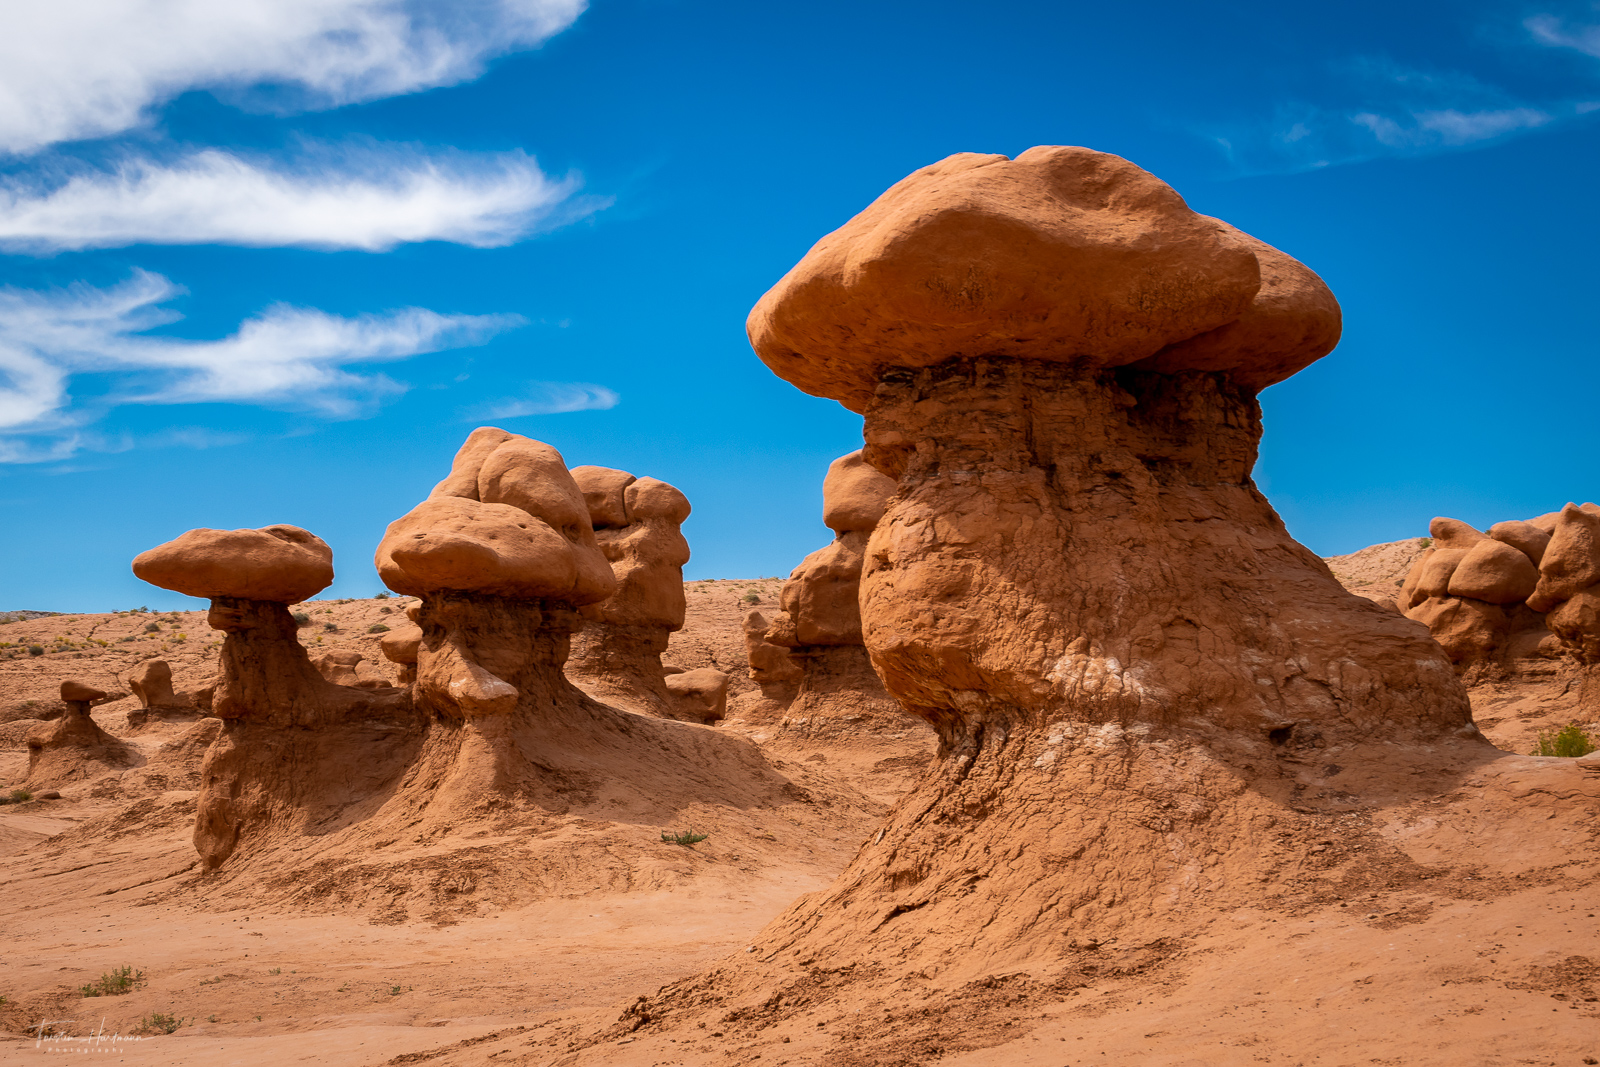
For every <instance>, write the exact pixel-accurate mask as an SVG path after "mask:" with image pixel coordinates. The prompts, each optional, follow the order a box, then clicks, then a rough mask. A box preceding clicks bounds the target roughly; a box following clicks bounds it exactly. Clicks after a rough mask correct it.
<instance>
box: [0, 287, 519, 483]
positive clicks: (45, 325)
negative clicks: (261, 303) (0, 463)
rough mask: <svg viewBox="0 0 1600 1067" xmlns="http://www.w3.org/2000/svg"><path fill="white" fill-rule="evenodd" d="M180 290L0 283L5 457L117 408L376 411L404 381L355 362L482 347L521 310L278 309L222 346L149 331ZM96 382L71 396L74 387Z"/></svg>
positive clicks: (47, 454)
mask: <svg viewBox="0 0 1600 1067" xmlns="http://www.w3.org/2000/svg"><path fill="white" fill-rule="evenodd" d="M180 292H181V290H180V289H179V288H178V287H177V286H175V285H174V284H173V283H172V282H170V281H168V280H167V279H166V278H163V277H161V276H160V275H158V274H151V273H147V272H144V271H138V272H135V273H134V274H133V275H132V276H131V277H130V278H128V279H127V280H126V281H124V282H122V283H120V284H117V285H113V286H110V287H107V288H95V287H91V286H86V285H74V286H71V287H69V288H67V289H62V290H54V291H39V290H24V289H11V288H8V289H0V433H4V434H5V435H6V437H5V439H4V440H3V442H0V444H3V447H0V460H4V459H10V460H11V461H20V460H28V459H58V458H61V457H62V456H63V455H65V454H70V453H71V452H72V451H74V450H75V449H76V448H77V447H79V445H80V444H81V443H82V442H83V441H84V440H85V435H84V432H83V427H84V426H85V425H86V424H87V423H90V422H92V421H93V420H94V419H96V418H98V417H99V416H100V415H103V414H104V413H105V412H106V411H107V410H109V409H110V408H112V407H115V406H117V405H121V404H192V403H207V402H209V403H216V402H230V403H245V404H257V405H264V406H271V407H278V408H284V409H289V410H301V411H310V412H314V413H317V414H320V415H323V416H330V417H336V418H337V417H351V416H355V415H360V414H363V413H366V412H368V411H370V410H371V409H372V408H373V406H374V405H375V404H376V403H377V402H379V401H381V400H382V399H383V398H384V397H386V396H391V395H393V394H395V393H398V392H401V391H403V390H404V386H402V385H400V384H398V383H396V382H394V381H393V380H391V379H389V378H387V377H386V376H384V375H382V374H361V373H357V372H355V371H353V370H351V369H349V368H350V367H351V366H352V365H354V364H361V363H372V362H392V361H397V360H403V359H407V358H409V357H411V356H416V355H420V354H423V353H427V352H438V351H442V350H445V349H450V348H460V347H465V346H469V345H478V344H483V343H484V342H486V341H488V340H489V339H490V338H492V337H493V336H495V335H496V334H499V333H501V332H503V331H505V330H508V329H512V328H514V327H517V326H520V325H522V324H523V320H522V319H521V318H520V317H518V316H515V315H441V314H439V313H437V312H434V311H429V310H427V309H424V308H402V309H400V310H396V311H389V312H385V313H383V314H378V315H360V316H356V317H353V318H345V317H342V316H338V315H331V314H328V313H327V312H324V311H319V310H317V309H314V308H299V307H290V306H287V305H277V306H275V307H271V308H268V309H267V310H266V311H264V312H263V313H261V314H260V315H258V316H256V317H254V318H251V319H248V320H246V321H245V322H243V323H241V324H240V326H239V328H238V330H237V332H235V333H234V334H232V335H231V336H229V337H224V338H221V339H219V340H208V341H196V340H187V339H181V338H174V337H162V336H150V335H149V334H148V331H149V330H151V329H153V328H155V327H157V326H162V325H167V324H170V323H172V322H174V321H176V320H177V319H178V318H179V317H180V316H179V315H177V314H176V313H175V312H172V311H170V310H168V309H165V308H163V307H161V305H162V304H163V303H165V302H167V301H170V300H171V299H173V298H174V297H175V296H177V295H179V294H180ZM80 378H82V379H86V380H89V381H92V382H93V383H94V390H92V391H91V392H92V395H90V396H88V397H86V398H85V399H83V400H81V401H75V400H74V397H73V396H72V393H71V386H72V383H73V382H74V380H75V379H80Z"/></svg>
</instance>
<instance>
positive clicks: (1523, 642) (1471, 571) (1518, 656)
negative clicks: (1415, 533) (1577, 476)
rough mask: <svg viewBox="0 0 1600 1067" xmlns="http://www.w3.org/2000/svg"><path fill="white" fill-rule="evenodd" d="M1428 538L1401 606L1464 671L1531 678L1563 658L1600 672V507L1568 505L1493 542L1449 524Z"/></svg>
mask: <svg viewBox="0 0 1600 1067" xmlns="http://www.w3.org/2000/svg"><path fill="white" fill-rule="evenodd" d="M1428 532H1429V533H1430V535H1431V536H1432V539H1433V543H1432V545H1431V547H1430V548H1429V549H1428V550H1427V551H1426V552H1424V553H1423V555H1422V556H1421V558H1419V559H1418V560H1417V562H1416V563H1415V564H1414V565H1413V566H1412V568H1411V571H1410V573H1409V574H1407V575H1406V578H1405V581H1404V583H1403V584H1402V585H1401V589H1400V598H1399V606H1400V609H1401V610H1402V611H1403V612H1404V613H1405V614H1406V615H1407V616H1408V617H1409V618H1412V619H1415V620H1417V621H1418V622H1421V623H1423V624H1424V625H1426V626H1427V627H1428V630H1429V632H1430V633H1432V634H1433V636H1434V639H1435V640H1436V641H1438V642H1439V644H1440V645H1441V646H1443V647H1444V649H1445V651H1446V652H1447V653H1448V654H1449V656H1450V659H1451V661H1452V662H1453V663H1454V664H1456V666H1457V669H1458V670H1461V671H1464V672H1468V673H1469V675H1470V676H1471V677H1472V678H1477V677H1479V676H1484V675H1487V674H1493V673H1496V672H1498V673H1508V672H1509V673H1512V674H1516V673H1524V672H1526V671H1528V670H1536V669H1542V666H1543V664H1544V663H1548V662H1549V661H1551V660H1553V659H1558V658H1560V657H1561V656H1563V655H1565V656H1566V657H1568V658H1570V660H1571V661H1572V662H1573V663H1575V664H1576V665H1578V666H1579V667H1581V668H1583V669H1584V672H1585V674H1586V676H1587V675H1588V674H1589V673H1591V672H1590V671H1589V668H1591V667H1593V666H1595V665H1596V664H1600V612H1597V611H1596V607H1600V598H1597V593H1600V506H1596V505H1595V504H1583V505H1581V506H1580V505H1577V504H1568V505H1567V506H1566V507H1565V508H1563V509H1562V510H1561V511H1559V512H1552V513H1550V514H1548V515H1541V516H1539V517H1538V518H1534V519H1529V520H1527V521H1525V522H1524V521H1517V520H1510V521H1507V522H1499V523H1496V524H1495V525H1493V526H1491V527H1490V528H1489V531H1488V533H1487V535H1485V534H1483V533H1480V532H1479V531H1478V530H1475V529H1473V528H1472V527H1471V526H1470V525H1468V524H1467V523H1464V522H1462V521H1460V520H1459V519H1447V518H1442V517H1441V518H1436V519H1434V520H1433V522H1432V523H1431V524H1430V525H1429V529H1428ZM1592 687H1593V682H1590V681H1587V680H1586V682H1585V687H1584V688H1585V690H1586V691H1587V690H1588V689H1590V688H1592ZM1588 699H1589V698H1588V697H1585V700H1588Z"/></svg>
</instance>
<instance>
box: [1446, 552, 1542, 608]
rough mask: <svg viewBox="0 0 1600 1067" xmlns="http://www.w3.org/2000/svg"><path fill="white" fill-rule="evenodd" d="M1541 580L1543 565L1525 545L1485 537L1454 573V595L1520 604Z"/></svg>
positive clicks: (1450, 588)
mask: <svg viewBox="0 0 1600 1067" xmlns="http://www.w3.org/2000/svg"><path fill="white" fill-rule="evenodd" d="M1538 584H1539V569H1538V568H1537V567H1535V566H1534V565H1533V561H1532V560H1530V559H1529V558H1528V557H1527V554H1526V553H1524V552H1523V551H1522V550H1521V549H1518V548H1513V547H1512V546H1511V545H1509V544H1505V543H1503V542H1501V541H1498V540H1489V539H1487V538H1485V539H1484V540H1482V541H1479V542H1478V543H1477V544H1475V545H1473V546H1472V548H1470V549H1468V550H1467V554H1466V555H1465V556H1464V557H1462V560H1461V562H1460V563H1459V564H1458V565H1457V566H1456V568H1455V570H1454V571H1453V572H1451V574H1450V581H1449V583H1448V585H1447V591H1448V592H1449V594H1450V595H1451V596H1456V597H1471V598H1472V599H1474V600H1483V601H1487V602H1488V603H1490V604H1502V605H1505V604H1520V603H1522V602H1523V601H1524V600H1527V599H1528V597H1529V596H1530V595H1531V594H1532V593H1533V589H1534V586H1536V585H1538Z"/></svg>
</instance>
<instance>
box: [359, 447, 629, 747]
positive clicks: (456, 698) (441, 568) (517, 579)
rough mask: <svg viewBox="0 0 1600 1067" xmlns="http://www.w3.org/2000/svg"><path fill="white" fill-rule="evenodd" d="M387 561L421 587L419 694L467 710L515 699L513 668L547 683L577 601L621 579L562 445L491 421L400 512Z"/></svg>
mask: <svg viewBox="0 0 1600 1067" xmlns="http://www.w3.org/2000/svg"><path fill="white" fill-rule="evenodd" d="M376 563H377V567H378V575H379V576H380V577H381V578H382V579H383V580H384V582H385V583H386V584H387V585H388V586H389V588H391V589H393V590H395V591H396V592H398V593H406V594H409V595H412V596H417V597H421V598H422V604H421V605H420V607H419V608H418V610H417V615H416V621H417V623H418V624H419V626H420V627H421V629H422V632H423V638H422V643H421V645H420V646H419V650H418V658H417V680H416V687H417V692H418V696H419V697H420V698H422V699H424V700H425V702H426V703H428V705H429V706H431V707H434V708H436V709H450V710H451V711H453V713H454V714H455V715H457V716H459V717H461V718H463V719H471V718H474V717H477V716H485V715H488V716H493V715H499V714H504V713H506V712H509V711H510V710H511V709H512V708H513V707H514V706H516V704H517V701H518V699H519V690H518V688H517V686H516V685H515V684H514V683H512V682H510V681H508V680H507V679H508V677H509V676H512V675H518V674H521V673H525V672H528V671H532V672H533V673H532V675H530V677H532V678H535V679H537V684H536V688H537V689H539V690H540V691H542V690H543V689H544V688H546V685H547V681H548V679H545V678H544V677H543V674H544V671H545V669H546V668H547V667H548V665H549V664H550V663H552V662H553V663H555V664H556V666H557V667H558V668H559V666H560V663H561V662H562V661H564V660H565V659H566V656H567V652H568V648H569V643H570V639H571V633H572V631H573V630H574V629H575V628H576V623H577V614H576V612H577V609H578V608H580V607H583V606H584V605H586V604H593V603H597V602H598V601H601V600H604V599H606V598H607V597H609V596H610V595H611V594H612V593H614V592H616V588H617V583H616V579H615V578H614V577H613V576H612V574H611V568H610V566H608V565H607V563H606V560H605V556H604V555H603V554H602V553H601V552H600V547H599V545H598V544H597V543H596V541H595V536H594V528H593V526H592V525H591V524H590V522H589V509H588V505H587V504H586V503H585V502H584V499H583V494H582V492H580V491H579V489H578V486H577V483H576V482H574V481H573V479H572V475H571V474H570V473H569V472H568V470H567V466H566V463H565V462H564V461H563V460H562V458H561V454H560V453H559V452H557V451H556V450H555V449H553V448H551V447H550V446H549V445H547V444H544V443H542V442H539V441H534V440H531V439H529V438H526V437H522V436H519V435H517V434H512V433H507V432H506V431H505V430H500V429H496V428H494V427H490V426H485V427H481V428H479V429H477V430H474V431H473V432H472V433H471V435H469V436H468V438H467V441H466V443H465V444H463V445H462V446H461V449H460V451H458V452H457V453H456V458H455V463H454V464H453V466H452V467H451V471H450V476H449V477H448V478H446V479H445V480H444V481H442V482H440V483H439V484H438V485H437V486H436V487H435V488H434V490H433V492H432V493H431V494H429V496H428V499H427V500H424V501H423V502H422V503H421V504H418V505H417V506H416V507H415V508H413V509H411V511H410V512H408V513H407V514H406V515H404V516H402V517H401V518H399V519H397V520H395V521H394V522H392V523H390V524H389V529H388V531H387V532H386V533H385V534H384V537H383V540H382V542H380V543H379V545H378V551H377V556H376ZM513 606H514V607H513ZM502 617H503V618H504V619H505V620H506V621H507V622H508V623H509V625H505V626H502V625H500V620H501V618H502ZM522 636H526V637H528V639H529V640H528V643H527V644H526V645H525V646H524V645H523V644H521V643H519V639H520V637H522Z"/></svg>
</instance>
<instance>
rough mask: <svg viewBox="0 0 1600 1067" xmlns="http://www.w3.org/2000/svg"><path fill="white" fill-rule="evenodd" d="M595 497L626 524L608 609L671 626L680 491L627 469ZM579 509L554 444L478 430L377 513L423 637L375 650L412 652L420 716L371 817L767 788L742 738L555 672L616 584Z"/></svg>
mask: <svg viewBox="0 0 1600 1067" xmlns="http://www.w3.org/2000/svg"><path fill="white" fill-rule="evenodd" d="M612 473H620V472H612ZM626 477H627V476H624V478H626ZM619 480H620V479H619ZM630 491H631V492H630ZM605 502H606V503H608V504H609V505H610V506H612V507H613V510H612V511H611V512H609V513H608V512H606V511H605V510H604V509H603V508H601V507H596V508H595V509H593V510H594V511H595V512H596V513H597V514H600V515H601V516H602V517H603V519H605V520H607V521H613V522H617V521H620V522H621V523H622V525H621V526H620V527H609V528H611V529H618V530H621V531H622V532H621V533H620V535H619V540H620V541H621V542H623V543H624V545H625V547H624V550H623V551H622V552H620V553H619V561H621V562H623V563H624V564H625V566H624V567H622V568H621V569H622V570H623V571H624V573H625V574H626V575H627V576H628V578H629V580H632V581H634V582H635V587H634V589H635V596H634V597H633V599H630V600H629V601H628V603H627V604H626V605H624V609H623V610H622V611H620V612H619V613H618V614H617V615H615V616H613V618H614V619H616V620H627V622H626V623H624V624H625V625H641V626H642V625H644V624H645V623H646V622H651V623H655V624H656V625H657V627H659V626H661V625H665V624H668V623H670V622H671V621H672V619H673V618H677V619H678V620H679V621H680V623H681V619H682V615H681V611H682V608H681V607H678V608H677V609H676V613H675V612H674V606H673V600H672V598H671V597H670V595H667V592H666V591H664V589H663V588H662V586H663V583H662V581H661V572H662V571H664V570H671V569H672V568H673V567H677V566H681V563H678V564H673V563H671V562H670V560H672V559H677V558H679V557H680V556H681V555H682V554H683V549H682V547H680V546H681V540H682V535H681V534H679V533H678V531H677V526H678V524H679V523H680V522H681V521H682V519H683V517H684V516H685V515H687V512H688V505H687V501H685V500H684V499H683V497H682V494H679V493H678V492H677V491H676V490H674V489H672V488H671V487H670V486H668V485H666V484H665V483H663V482H657V481H655V480H653V479H638V480H635V481H631V482H626V485H625V487H624V489H623V492H622V495H621V506H620V507H617V506H616V505H617V503H618V501H617V499H616V497H615V494H607V495H606V497H605ZM513 512H515V514H513ZM590 513H591V507H590V505H589V504H588V503H586V502H585V499H584V494H583V492H582V491H581V490H580V489H579V486H578V483H577V482H576V481H574V479H573V476H572V474H571V473H569V472H568V470H567V467H566V465H565V463H564V461H563V460H562V458H561V456H560V454H559V453H557V452H556V451H555V449H553V448H550V447H549V446H548V445H544V444H541V443H539V442H536V441H531V440H529V439H528V438H525V437H519V436H517V435H514V434H509V433H507V432H505V431H504V430H498V429H493V428H483V429H479V430H476V431H474V432H473V433H472V435H471V436H470V437H468V439H467V442H466V444H465V445H463V446H462V448H461V450H460V452H458V453H457V455H456V459H455V464H454V466H453V467H452V469H451V473H450V476H449V477H448V478H446V479H445V480H444V481H443V482H441V483H440V484H439V486H438V487H437V488H436V489H435V490H434V492H433V494H432V495H431V496H430V497H429V499H428V500H427V501H424V502H423V503H422V504H420V505H418V506H417V507H416V508H415V509H413V510H412V511H411V512H410V513H409V514H408V515H406V516H404V517H402V518H400V519H398V520H396V521H395V522H394V523H392V524H391V525H390V526H389V530H388V533H387V534H386V535H385V536H384V539H383V541H382V543H381V544H380V545H379V546H378V551H377V563H378V570H379V573H380V574H381V575H382V576H383V579H384V581H385V582H387V583H388V585H389V586H390V588H392V589H395V590H396V591H397V592H403V593H409V594H412V595H415V596H418V597H420V598H421V604H420V605H418V606H416V607H415V608H413V609H411V610H410V611H409V612H408V614H411V615H412V617H413V618H414V619H415V621H416V623H417V624H418V627H419V629H420V631H421V633H420V637H419V638H418V639H417V640H416V642H415V646H414V648H413V647H410V646H411V641H410V639H405V640H403V641H400V640H397V641H396V642H394V645H395V647H394V648H393V650H392V651H391V650H390V648H389V647H388V646H386V647H385V652H386V654H387V655H390V656H391V658H395V659H399V660H402V661H403V660H405V659H409V658H413V657H414V658H415V663H416V682H415V685H414V687H413V693H414V695H415V699H416V702H417V705H418V707H419V708H420V709H421V710H422V711H423V713H424V714H425V715H426V716H427V719H428V721H427V724H426V736H425V738H424V740H423V742H422V744H421V747H420V749H419V751H418V752H417V754H416V756H415V757H414V759H413V760H412V762H411V765H410V766H409V767H408V768H407V770H406V772H405V775H404V776H403V778H402V780H400V781H399V782H398V783H397V784H396V785H395V786H394V790H393V799H392V800H390V801H389V802H388V804H387V805H386V807H385V809H384V813H383V818H385V819H389V818H403V819H404V820H406V824H407V825H417V824H418V822H419V821H420V822H421V823H423V824H428V825H431V824H434V823H439V824H450V823H452V821H453V820H455V819H458V818H460V817H462V816H463V815H464V814H470V813H472V812H482V811H491V810H495V809H496V808H497V807H505V806H508V805H517V806H528V805H531V806H533V807H534V808H537V809H543V810H560V811H565V810H568V809H569V808H571V807H572V806H573V805H574V804H575V803H577V802H576V801H575V800H574V795H575V794H576V795H582V796H586V797H588V798H590V799H589V800H588V801H586V802H585V803H587V804H588V805H589V806H591V807H594V806H595V805H596V804H598V805H599V807H598V808H597V809H596V810H600V809H603V810H605V811H609V812H611V813H612V814H615V813H616V812H618V811H621V810H627V811H630V812H656V811H664V810H670V809H671V807H672V806H673V805H676V804H678V803H681V802H682V798H683V796H684V794H685V791H686V790H688V791H690V792H691V793H694V794H695V795H697V796H698V797H700V798H702V799H704V798H710V797H716V796H721V795H724V794H726V793H729V792H730V791H731V792H733V793H739V794H741V795H748V794H749V792H750V791H751V790H754V791H755V792H756V793H762V792H763V791H765V790H768V789H770V788H774V787H775V785H774V783H773V781H772V778H773V776H772V775H771V774H770V772H768V771H767V769H766V768H765V765H764V764H763V763H762V761H761V759H760V756H759V754H758V753H757V751H756V750H755V748H754V746H752V745H750V744H749V743H748V742H746V741H743V740H742V739H738V738H731V737H723V736H722V735H721V734H719V733H718V732H716V731H713V730H705V729H702V728H700V727H698V726H692V725H689V724H687V723H680V722H671V721H667V720H664V719H660V718H655V717H652V716H647V715H641V714H634V713H630V712H628V711H624V710H618V709H616V708H613V707H610V706H608V705H605V704H601V703H599V702H598V701H596V700H594V699H592V698H591V697H589V696H588V695H587V694H585V693H584V692H583V691H582V690H580V689H578V688H577V687H576V686H574V685H573V684H572V683H571V682H570V681H568V679H567V677H566V676H565V674H564V672H563V667H564V666H565V664H566V661H567V658H568V655H569V651H570V647H571V639H572V635H573V633H574V632H575V631H576V630H577V629H578V628H579V626H580V625H581V623H582V621H583V620H582V616H581V615H580V610H581V609H583V608H585V607H587V606H589V605H595V604H601V603H603V602H605V601H607V599H608V598H610V597H611V596H612V595H613V594H615V593H616V591H617V589H618V586H619V581H618V579H617V577H616V576H614V574H613V570H612V567H611V566H610V565H608V563H607V561H606V557H605V555H604V554H603V553H602V550H601V547H600V545H601V543H600V541H599V540H597V538H596V535H595V531H594V529H593V527H592V526H591V522H590V518H589V516H590ZM633 527H639V528H638V529H632V528H633ZM606 528H608V527H602V529H606ZM641 545H642V546H644V547H642V548H641V547H640V546H641ZM634 563H638V564H639V565H640V566H638V567H633V566H632V564H634ZM681 596H682V592H681V582H679V583H678V597H680V598H681ZM663 689H665V686H663ZM597 798H598V799H597Z"/></svg>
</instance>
